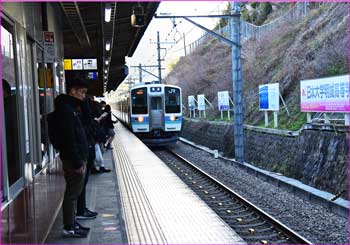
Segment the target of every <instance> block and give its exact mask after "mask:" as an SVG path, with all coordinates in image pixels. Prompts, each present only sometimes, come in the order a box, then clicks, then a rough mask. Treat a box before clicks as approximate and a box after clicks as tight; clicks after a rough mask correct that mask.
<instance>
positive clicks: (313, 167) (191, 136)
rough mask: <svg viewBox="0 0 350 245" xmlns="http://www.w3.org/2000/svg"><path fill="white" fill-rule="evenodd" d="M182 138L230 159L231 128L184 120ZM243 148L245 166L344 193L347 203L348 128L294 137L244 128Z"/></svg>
mask: <svg viewBox="0 0 350 245" xmlns="http://www.w3.org/2000/svg"><path fill="white" fill-rule="evenodd" d="M309 128H310V127H309ZM182 137H183V138H186V139H188V140H190V141H193V142H195V143H197V144H200V145H204V146H207V147H209V148H211V149H218V150H219V151H220V152H222V153H223V155H224V156H227V157H234V150H233V125H232V124H225V123H209V122H205V121H197V120H189V119H185V120H184V123H183V131H182ZM244 146H245V151H244V158H245V161H246V162H248V163H250V164H253V165H255V166H258V167H260V168H263V169H266V170H270V171H275V172H280V173H282V174H283V175H285V176H288V177H291V178H295V179H298V180H300V181H302V182H303V183H304V184H307V185H310V186H313V187H315V188H318V189H321V190H324V191H328V192H331V193H333V194H336V193H338V192H339V191H344V193H343V194H342V197H343V198H345V199H348V200H349V197H348V194H349V193H348V189H349V188H348V183H349V182H348V160H349V157H348V155H349V129H348V128H344V127H343V128H341V129H336V128H332V130H325V129H320V128H315V127H311V129H305V130H301V131H300V132H299V133H295V132H286V131H279V130H271V129H270V130H269V129H267V130H265V129H260V128H254V127H245V130H244Z"/></svg>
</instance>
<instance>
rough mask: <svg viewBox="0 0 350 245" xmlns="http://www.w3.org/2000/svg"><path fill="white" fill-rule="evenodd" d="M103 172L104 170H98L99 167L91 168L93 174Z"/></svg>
mask: <svg viewBox="0 0 350 245" xmlns="http://www.w3.org/2000/svg"><path fill="white" fill-rule="evenodd" d="M101 173H103V172H102V171H100V170H98V169H96V168H92V169H91V174H101Z"/></svg>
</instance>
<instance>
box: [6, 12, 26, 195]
mask: <svg viewBox="0 0 350 245" xmlns="http://www.w3.org/2000/svg"><path fill="white" fill-rule="evenodd" d="M14 30H15V27H14V23H11V22H10V21H8V20H7V19H5V16H3V17H2V23H1V55H2V89H3V97H2V98H1V99H2V100H3V101H2V103H3V112H2V115H1V116H2V118H3V120H2V121H3V123H4V126H3V127H2V135H3V137H2V183H1V184H2V186H1V187H2V188H1V189H2V193H3V196H2V200H3V201H5V200H10V199H11V198H13V197H14V196H15V195H16V194H17V193H18V192H19V191H20V190H21V189H22V188H23V186H24V178H23V172H24V171H23V164H21V162H22V159H21V157H20V156H22V152H23V149H22V144H21V139H20V135H21V133H20V129H21V125H20V123H19V122H20V120H19V119H20V97H21V95H22V92H21V91H20V90H21V87H22V86H21V85H20V82H19V75H18V73H17V72H18V67H17V65H16V64H17V59H18V56H17V49H16V35H15V31H14ZM22 51H23V50H22Z"/></svg>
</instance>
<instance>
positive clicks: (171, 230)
mask: <svg viewBox="0 0 350 245" xmlns="http://www.w3.org/2000/svg"><path fill="white" fill-rule="evenodd" d="M115 130H116V138H115V140H114V142H113V148H114V149H113V150H109V151H106V152H105V153H104V160H105V165H106V166H107V167H110V168H112V169H113V170H114V171H112V172H110V173H103V174H98V175H92V176H91V179H90V180H89V183H88V186H87V190H88V191H87V192H88V197H87V201H88V208H90V209H91V210H94V211H96V212H98V213H99V215H98V217H97V218H96V219H93V220H87V221H84V222H81V223H82V225H85V226H89V227H91V232H90V234H89V236H88V237H87V238H69V239H67V238H62V236H61V231H62V214H60V215H59V216H58V218H57V219H56V222H55V224H54V226H53V228H52V231H51V233H50V234H49V236H48V239H47V240H46V243H66V244H67V243H84V244H87V243H95V244H97V243H100V244H101V243H103V244H106V243H110V244H111V243H113V244H116V243H129V244H214V243H215V244H244V243H245V242H244V241H243V240H242V239H241V238H240V237H239V236H238V235H237V234H236V233H235V231H233V230H232V229H231V228H230V227H229V226H228V225H227V224H226V223H225V222H224V221H223V220H222V219H221V218H220V217H218V216H217V215H216V214H215V213H214V211H213V210H211V209H210V208H209V207H208V206H207V204H205V203H204V202H203V201H202V200H201V199H200V198H199V197H198V196H197V195H196V194H195V193H194V192H193V191H192V190H190V189H189V188H188V187H187V186H186V184H185V183H183V182H182V180H180V179H179V178H178V177H177V176H176V174H174V173H173V172H172V171H171V170H170V169H169V168H168V167H167V166H166V165H165V164H164V163H163V162H162V161H161V160H160V159H159V158H158V157H157V156H155V155H154V154H153V153H152V151H151V150H149V149H148V148H147V147H146V146H145V145H144V144H143V143H142V142H141V141H140V140H139V139H138V138H136V137H135V136H134V135H133V134H132V133H131V132H130V131H128V130H127V129H126V128H125V127H124V126H123V125H122V124H121V123H118V124H117V125H116V127H115Z"/></svg>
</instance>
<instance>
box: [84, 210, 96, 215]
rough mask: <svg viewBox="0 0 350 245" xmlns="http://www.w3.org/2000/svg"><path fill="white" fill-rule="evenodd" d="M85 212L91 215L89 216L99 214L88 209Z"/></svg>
mask: <svg viewBox="0 0 350 245" xmlns="http://www.w3.org/2000/svg"><path fill="white" fill-rule="evenodd" d="M85 212H87V213H89V214H91V215H95V216H97V215H98V213H97V212H94V211H91V210H89V209H87V208H86V209H85Z"/></svg>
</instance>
